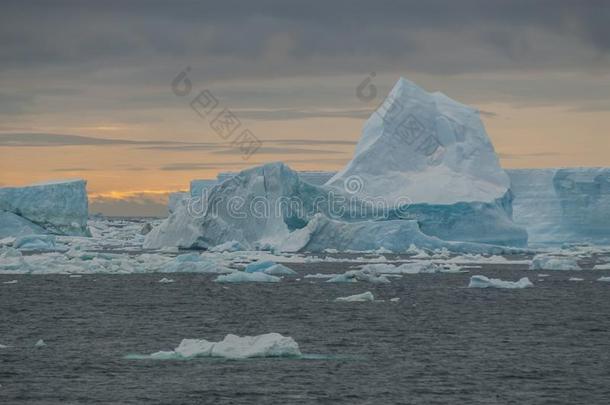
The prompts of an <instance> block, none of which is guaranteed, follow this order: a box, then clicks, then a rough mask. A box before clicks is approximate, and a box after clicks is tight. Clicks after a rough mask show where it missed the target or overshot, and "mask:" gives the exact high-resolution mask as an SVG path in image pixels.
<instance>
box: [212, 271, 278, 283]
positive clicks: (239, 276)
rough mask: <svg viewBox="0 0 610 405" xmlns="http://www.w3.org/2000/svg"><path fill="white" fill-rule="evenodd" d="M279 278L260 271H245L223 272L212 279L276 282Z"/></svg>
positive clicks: (217, 280)
mask: <svg viewBox="0 0 610 405" xmlns="http://www.w3.org/2000/svg"><path fill="white" fill-rule="evenodd" d="M280 280H281V279H280V278H279V277H275V276H271V275H269V274H265V273H261V272H256V273H246V272H245V271H236V272H234V273H231V274H224V275H221V276H218V277H216V278H215V279H214V281H215V282H217V283H278V282H279V281H280Z"/></svg>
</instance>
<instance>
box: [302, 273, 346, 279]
mask: <svg viewBox="0 0 610 405" xmlns="http://www.w3.org/2000/svg"><path fill="white" fill-rule="evenodd" d="M338 275H339V274H335V273H328V274H324V273H316V274H306V275H305V276H304V278H333V277H336V276H338Z"/></svg>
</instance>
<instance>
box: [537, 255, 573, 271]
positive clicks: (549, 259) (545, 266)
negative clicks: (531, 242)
mask: <svg viewBox="0 0 610 405" xmlns="http://www.w3.org/2000/svg"><path fill="white" fill-rule="evenodd" d="M530 270H570V271H571V270H582V269H581V267H580V266H579V265H578V262H577V261H576V259H575V258H573V257H562V256H550V255H546V254H542V255H536V256H534V258H533V259H532V263H531V265H530Z"/></svg>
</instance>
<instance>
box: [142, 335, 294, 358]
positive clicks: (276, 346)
mask: <svg viewBox="0 0 610 405" xmlns="http://www.w3.org/2000/svg"><path fill="white" fill-rule="evenodd" d="M298 356H301V351H300V349H299V345H298V344H297V342H296V341H295V340H294V339H293V338H291V337H289V336H282V335H280V334H279V333H266V334H263V335H258V336H243V337H241V336H236V335H231V334H229V335H226V336H225V338H224V339H223V340H221V341H220V342H211V341H208V340H205V339H183V340H182V342H180V345H178V347H176V348H175V349H174V350H172V351H161V352H156V353H153V354H151V355H150V356H148V358H151V359H157V360H165V359H189V358H193V357H223V358H227V359H235V360H236V359H246V358H252V357H298Z"/></svg>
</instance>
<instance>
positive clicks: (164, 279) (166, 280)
mask: <svg viewBox="0 0 610 405" xmlns="http://www.w3.org/2000/svg"><path fill="white" fill-rule="evenodd" d="M173 282H174V280H172V279H171V278H166V277H163V278H162V279H161V280H159V281H157V283H164V284H167V283H173Z"/></svg>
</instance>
